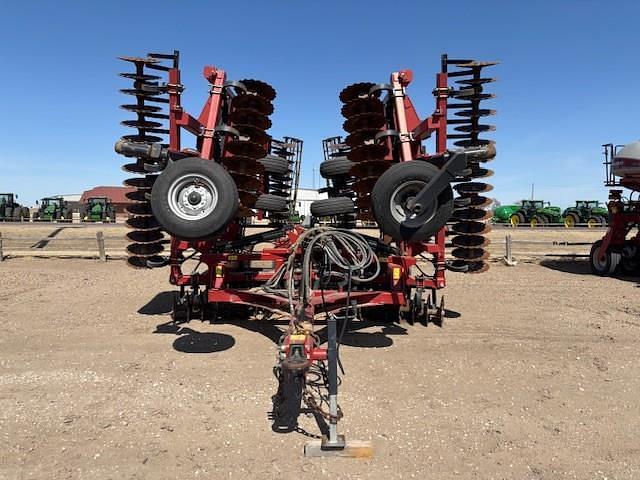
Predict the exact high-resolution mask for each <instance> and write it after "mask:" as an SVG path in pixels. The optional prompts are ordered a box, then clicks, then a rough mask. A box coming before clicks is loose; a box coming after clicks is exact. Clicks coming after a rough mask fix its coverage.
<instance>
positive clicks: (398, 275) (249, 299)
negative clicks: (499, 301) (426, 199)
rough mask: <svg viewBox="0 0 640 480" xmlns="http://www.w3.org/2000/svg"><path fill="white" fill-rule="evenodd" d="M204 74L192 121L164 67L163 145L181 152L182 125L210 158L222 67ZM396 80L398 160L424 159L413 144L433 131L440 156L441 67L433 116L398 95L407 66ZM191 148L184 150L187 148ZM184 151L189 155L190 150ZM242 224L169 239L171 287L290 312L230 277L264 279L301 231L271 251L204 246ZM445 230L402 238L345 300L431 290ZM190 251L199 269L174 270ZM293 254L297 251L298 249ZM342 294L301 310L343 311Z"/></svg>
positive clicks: (401, 301) (398, 300) (372, 302)
mask: <svg viewBox="0 0 640 480" xmlns="http://www.w3.org/2000/svg"><path fill="white" fill-rule="evenodd" d="M204 76H205V78H206V79H207V80H208V81H209V83H210V84H211V88H210V91H209V97H208V99H207V101H206V103H205V105H204V107H203V109H202V112H201V114H200V116H199V117H198V118H195V117H193V116H191V115H190V114H189V113H187V112H185V111H184V109H183V107H182V105H181V102H180V97H181V93H182V90H183V87H182V85H181V83H180V70H179V69H178V68H173V69H170V70H169V83H168V93H169V108H170V111H169V116H170V118H169V123H170V124H169V132H170V141H169V149H170V151H171V152H173V153H178V152H181V148H182V147H181V129H185V130H186V131H188V132H189V133H191V134H193V135H194V136H195V137H196V150H197V151H198V155H199V156H200V157H201V158H205V159H208V160H212V159H213V155H214V149H213V147H214V133H215V127H216V126H217V125H218V124H219V123H220V111H221V106H222V93H223V90H224V84H225V81H226V74H225V72H224V70H221V69H218V68H216V67H212V66H207V67H205V68H204ZM394 78H396V79H397V82H399V83H400V85H401V87H402V101H403V106H404V111H403V112H402V113H404V116H405V119H406V128H407V129H408V132H407V133H408V135H407V136H406V138H405V139H403V141H405V142H408V143H409V145H410V152H411V153H410V156H409V158H407V156H406V155H405V157H404V158H403V161H408V160H412V159H419V158H423V159H424V158H429V155H428V154H426V153H425V152H424V150H423V149H422V148H421V144H420V142H421V141H422V140H424V139H427V138H430V137H431V136H432V135H433V134H435V148H436V152H435V154H436V155H437V154H441V153H443V152H444V151H445V150H446V143H447V119H446V118H447V117H446V115H447V97H448V82H447V74H446V72H441V73H438V74H437V75H436V90H435V92H434V93H435V97H436V109H435V112H434V113H433V115H431V116H430V117H428V118H426V119H424V120H420V117H419V116H418V114H417V112H416V110H415V108H414V106H413V104H412V102H411V100H410V98H409V97H408V96H406V95H404V88H405V87H406V86H407V85H408V84H409V83H410V82H411V80H412V78H413V74H412V72H411V71H410V70H403V71H401V72H397V73H394V74H392V81H393V79H394ZM189 150H190V149H185V151H189ZM190 153H193V152H192V150H191V151H190ZM240 230H241V226H240V224H239V223H238V222H232V223H231V224H229V225H228V226H227V228H226V229H225V231H224V232H222V233H221V234H219V235H217V236H215V237H213V238H207V239H202V240H198V241H184V240H180V239H176V238H173V239H172V241H171V255H170V266H171V270H170V282H171V284H173V285H177V286H181V287H188V286H195V285H198V286H205V288H207V300H208V302H210V303H243V304H248V305H254V306H259V307H263V308H266V309H275V310H284V311H289V304H288V300H287V299H286V298H284V297H281V296H278V295H273V294H269V293H267V292H255V291H254V292H252V291H249V290H248V289H245V288H232V285H233V284H234V282H242V283H243V284H245V285H246V284H250V285H252V286H253V287H255V286H259V285H261V284H263V283H265V282H266V281H267V280H269V278H271V276H272V275H273V272H275V271H276V270H277V269H278V268H279V267H280V266H281V265H282V264H283V263H284V262H285V261H286V260H287V258H288V257H289V255H290V253H291V247H292V246H293V245H294V243H295V241H296V240H297V238H298V237H299V235H300V234H301V233H302V232H303V231H304V230H303V229H302V228H301V227H295V228H294V229H292V230H290V231H288V232H287V233H286V234H285V235H284V236H283V237H282V238H280V239H279V240H278V241H276V242H275V244H274V247H273V248H265V249H263V250H261V251H258V252H252V253H241V254H237V253H211V247H212V246H213V245H216V244H218V245H219V244H224V243H226V242H229V241H231V240H235V239H237V238H238V235H239V232H240ZM445 235H446V227H443V228H442V229H440V231H438V232H437V233H436V235H435V236H434V238H433V240H432V241H431V242H421V243H407V242H401V243H400V245H399V249H400V251H401V255H391V256H388V257H387V258H386V259H385V258H382V259H381V264H382V270H381V274H380V275H379V276H378V278H377V279H376V280H374V282H373V284H372V285H371V288H372V290H369V291H352V292H350V294H349V298H350V299H351V300H352V301H353V302H355V303H356V304H358V305H359V306H361V307H362V306H376V305H397V306H399V305H405V304H406V303H407V298H406V295H405V294H406V293H407V292H410V290H411V288H423V289H425V290H431V291H434V290H437V289H440V288H444V287H445V285H446V280H445ZM190 248H193V249H195V250H197V251H198V252H200V261H201V262H202V263H204V264H206V265H207V267H208V268H207V270H206V271H205V272H203V273H196V274H193V275H191V274H185V273H184V272H182V269H181V259H182V253H183V252H184V251H186V250H187V249H190ZM297 253H298V254H299V253H301V252H297ZM421 253H428V254H430V255H432V257H433V260H434V261H433V263H434V266H435V271H434V274H433V277H432V278H423V277H416V276H414V275H412V274H411V269H412V267H414V266H415V265H416V263H417V260H416V258H415V257H416V256H417V255H419V254H421ZM254 261H259V262H272V264H273V271H267V272H265V271H250V270H242V269H239V268H238V266H240V265H243V264H246V263H247V262H254ZM346 298H347V292H344V291H339V290H329V291H327V290H325V291H324V295H323V297H321V294H320V292H313V294H312V298H311V299H310V301H309V308H308V314H309V315H313V310H314V309H315V307H316V306H319V305H321V304H323V305H324V307H325V308H326V309H327V310H336V309H340V308H344V306H345V300H346Z"/></svg>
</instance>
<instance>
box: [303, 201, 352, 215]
mask: <svg viewBox="0 0 640 480" xmlns="http://www.w3.org/2000/svg"><path fill="white" fill-rule="evenodd" d="M353 212H355V205H354V203H353V200H351V199H350V198H348V197H334V198H323V199H322V200H316V201H315V202H313V203H312V204H311V215H313V216H314V217H317V218H322V217H332V216H334V215H342V214H343V213H353Z"/></svg>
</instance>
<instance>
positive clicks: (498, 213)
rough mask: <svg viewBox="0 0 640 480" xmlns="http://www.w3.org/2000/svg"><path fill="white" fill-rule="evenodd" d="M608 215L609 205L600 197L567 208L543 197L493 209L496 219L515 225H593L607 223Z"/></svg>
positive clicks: (602, 225)
mask: <svg viewBox="0 0 640 480" xmlns="http://www.w3.org/2000/svg"><path fill="white" fill-rule="evenodd" d="M608 217H609V213H608V211H607V207H606V206H605V205H603V204H602V203H601V202H599V201H597V200H577V201H576V204H575V206H573V207H569V208H566V209H565V210H564V211H563V210H562V209H561V208H560V207H555V206H552V205H551V204H550V203H549V202H545V201H543V200H522V202H520V204H518V205H502V206H500V207H498V208H496V209H495V210H494V212H493V223H508V224H511V226H513V227H517V226H519V225H530V226H532V227H541V226H545V225H553V224H556V225H564V226H565V227H567V228H573V227H575V226H576V225H586V226H587V227H589V228H594V227H606V226H607V223H608Z"/></svg>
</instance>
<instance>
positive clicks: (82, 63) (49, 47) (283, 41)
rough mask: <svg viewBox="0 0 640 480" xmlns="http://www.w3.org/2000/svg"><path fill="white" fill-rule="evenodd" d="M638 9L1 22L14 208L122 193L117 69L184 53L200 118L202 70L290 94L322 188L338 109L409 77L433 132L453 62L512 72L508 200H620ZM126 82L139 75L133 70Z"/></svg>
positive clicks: (133, 5)
mask: <svg viewBox="0 0 640 480" xmlns="http://www.w3.org/2000/svg"><path fill="white" fill-rule="evenodd" d="M639 17H640V2H636V1H631V0H629V1H608V2H602V1H536V2H524V1H491V0H483V1H482V2H480V1H458V2H455V3H454V2H444V1H442V0H441V1H440V2H433V1H409V2H388V1H385V2H382V1H380V2H378V1H367V2H364V1H300V0H299V1H289V0H280V1H253V0H245V1H244V2H212V1H210V2H205V1H200V2H198V1H184V2H175V1H174V2H168V1H165V0H155V1H153V2H147V1H136V2H126V1H109V2H106V1H105V2H88V1H59V2H45V1H27V0H25V1H22V2H5V3H4V4H3V6H2V13H1V14H0V59H2V69H1V71H2V75H0V92H2V93H0V97H1V98H2V100H3V102H2V107H3V108H2V110H3V115H2V117H1V119H0V191H1V192H4V191H13V192H17V193H19V194H20V197H21V199H22V200H23V201H24V202H25V203H30V202H33V201H35V200H36V199H37V198H40V197H42V196H46V195H51V194H56V193H74V192H78V193H79V192H82V191H83V190H85V189H86V188H88V187H91V186H94V185H118V184H120V183H121V181H122V180H123V179H124V178H125V174H124V173H123V172H121V171H120V164H121V163H122V158H119V157H118V155H116V154H115V153H114V152H113V143H114V142H115V141H116V140H117V139H118V137H119V136H121V135H123V134H124V133H125V130H126V129H125V128H124V127H122V126H120V125H119V121H120V120H123V119H125V118H126V117H127V115H126V112H124V111H122V110H120V109H119V108H118V105H119V104H120V103H124V100H125V98H124V95H121V94H120V93H119V92H118V89H119V88H123V87H125V86H126V81H125V80H124V79H121V78H119V77H118V75H117V74H118V72H120V71H126V70H127V68H126V67H127V66H126V65H124V63H123V62H120V61H118V60H117V59H116V57H117V56H118V55H144V54H145V53H147V52H149V51H171V50H173V49H174V48H175V49H179V50H180V51H181V58H182V70H183V83H184V84H185V86H186V92H185V95H184V104H185V106H186V108H187V109H188V110H189V111H191V112H192V113H199V110H200V108H201V105H202V103H203V102H204V99H205V96H206V92H207V84H206V81H205V80H204V79H203V78H202V74H201V72H202V67H203V65H205V64H212V65H216V66H219V67H221V68H224V69H225V70H226V71H227V72H228V73H229V76H230V78H234V79H240V78H245V77H251V78H258V79H262V80H265V81H267V82H269V83H271V84H272V85H273V86H274V87H275V88H276V90H277V91H278V98H277V99H276V111H275V114H274V115H273V116H272V120H273V122H274V126H273V128H272V129H271V131H270V133H272V134H273V135H275V136H284V135H290V136H296V137H299V138H302V139H303V140H304V142H305V151H304V153H305V155H304V162H303V176H302V182H301V184H302V185H303V186H307V187H310V186H312V183H313V169H314V167H315V170H316V184H317V183H318V181H319V180H318V178H317V177H318V175H317V168H318V165H319V163H320V162H321V160H322V158H321V157H322V149H321V140H322V138H324V137H327V136H332V135H336V134H341V133H342V131H341V124H342V118H341V116H340V103H339V101H338V93H339V91H340V90H341V89H342V88H343V87H344V86H346V85H347V84H350V83H353V82H356V81H374V82H383V81H386V80H387V79H388V76H389V74H390V73H391V72H392V71H394V70H399V69H405V68H410V69H412V70H413V71H414V82H413V84H412V85H410V87H409V89H408V93H409V94H410V95H411V97H412V99H413V101H414V103H415V104H416V106H417V107H418V109H419V111H420V114H421V115H423V116H426V115H428V114H430V113H431V111H432V110H433V98H432V96H431V93H430V92H431V90H432V88H433V86H434V75H435V73H436V71H437V70H438V68H439V59H440V54H441V53H444V52H447V53H449V54H450V55H451V56H453V57H468V58H477V59H484V60H494V59H495V60H499V61H500V62H501V64H500V65H499V66H497V67H493V70H494V72H493V73H494V75H495V76H497V77H498V78H499V82H498V83H495V84H493V85H492V88H493V91H494V92H495V93H496V94H497V95H498V98H497V99H496V100H494V101H493V105H492V107H493V108H496V109H497V110H498V115H497V116H496V117H493V118H492V120H494V123H495V124H496V125H497V127H498V128H497V131H496V132H495V133H494V135H493V138H494V139H495V140H496V141H497V148H498V157H497V158H496V160H495V161H494V162H493V165H492V168H493V169H494V170H495V171H496V175H495V176H494V177H493V179H492V181H493V183H494V185H495V191H494V196H495V197H497V198H498V199H499V200H500V201H501V202H502V203H509V202H512V201H515V200H518V199H520V198H522V197H528V196H529V194H530V189H531V183H532V182H533V183H535V190H536V197H538V198H544V199H545V200H550V201H552V202H553V203H554V204H560V205H561V206H564V205H566V204H569V203H572V202H573V200H575V199H578V198H587V197H588V198H599V199H601V200H604V199H606V190H605V189H604V187H603V186H602V179H603V176H604V174H603V169H602V165H601V153H600V150H601V149H600V145H601V144H602V143H606V142H609V141H612V142H614V143H627V142H630V141H634V140H636V139H638V138H639V137H640V132H639V130H640V125H639V123H638V119H637V118H638V115H637V112H638V110H639V109H638V107H639V103H640V100H639V99H640V95H638V93H637V91H638V88H640V75H639V74H640V63H639V62H638V60H637V58H636V56H637V49H638V46H639V45H640V41H639V40H640V29H638V28H637V22H638V18H639ZM123 67H124V68H123Z"/></svg>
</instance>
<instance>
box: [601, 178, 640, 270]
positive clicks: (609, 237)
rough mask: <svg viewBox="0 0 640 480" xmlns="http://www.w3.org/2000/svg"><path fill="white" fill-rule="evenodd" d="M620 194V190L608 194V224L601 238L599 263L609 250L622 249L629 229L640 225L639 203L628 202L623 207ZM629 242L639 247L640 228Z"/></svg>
mask: <svg viewBox="0 0 640 480" xmlns="http://www.w3.org/2000/svg"><path fill="white" fill-rule="evenodd" d="M620 193H621V191H620V190H611V191H610V193H609V198H610V200H611V201H610V202H609V203H608V204H607V208H608V209H609V214H610V215H609V216H610V222H609V226H608V227H607V232H606V233H605V235H604V237H603V238H602V245H601V246H600V258H599V260H600V261H602V260H604V258H605V256H606V252H607V250H608V249H609V248H611V247H615V248H618V249H620V248H622V247H623V245H624V243H625V241H626V237H627V235H628V234H629V232H630V231H631V229H632V228H633V227H634V226H637V225H640V202H629V203H628V204H626V205H625V203H624V202H623V201H622V199H621V196H620ZM625 210H626V211H625ZM631 241H632V242H634V243H635V244H636V245H637V246H638V247H640V228H639V229H638V232H637V233H636V235H635V236H634V237H633V238H632V239H631Z"/></svg>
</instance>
